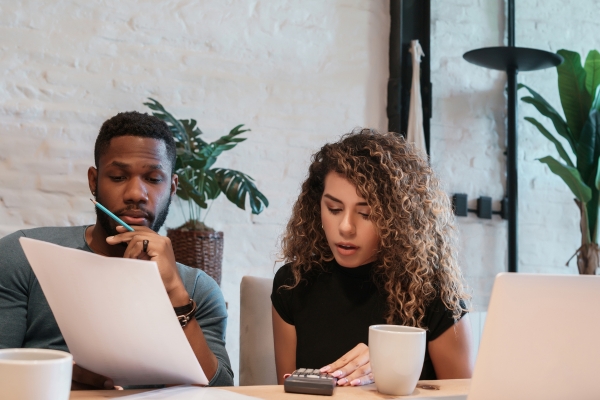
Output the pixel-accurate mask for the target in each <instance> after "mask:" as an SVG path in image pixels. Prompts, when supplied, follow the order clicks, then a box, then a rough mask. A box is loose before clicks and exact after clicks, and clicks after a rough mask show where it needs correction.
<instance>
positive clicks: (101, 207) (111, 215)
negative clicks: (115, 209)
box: [90, 199, 135, 232]
mask: <svg viewBox="0 0 600 400" xmlns="http://www.w3.org/2000/svg"><path fill="white" fill-rule="evenodd" d="M90 200H92V203H94V205H95V206H96V207H98V208H99V209H100V210H102V211H104V212H105V213H106V215H108V216H109V217H111V218H112V219H114V220H115V221H116V222H117V224H119V225H122V226H123V227H124V228H125V229H127V230H128V231H129V232H133V231H134V230H135V229H133V228H132V227H130V226H129V225H127V224H126V223H125V222H123V221H122V220H121V218H119V217H117V216H116V215H115V214H113V213H111V212H110V211H108V209H107V208H106V207H104V206H103V205H102V204H100V203H98V202H97V201H96V200H93V199H90Z"/></svg>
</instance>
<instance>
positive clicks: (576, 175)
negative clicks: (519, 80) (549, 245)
mask: <svg viewBox="0 0 600 400" xmlns="http://www.w3.org/2000/svg"><path fill="white" fill-rule="evenodd" d="M557 53H558V54H559V55H561V56H562V57H563V58H564V62H563V63H562V64H561V65H559V66H558V67H556V68H557V72H558V92H559V95H560V102H561V105H562V109H563V112H564V116H565V118H563V117H562V116H561V115H560V114H559V113H558V112H557V111H556V110H555V109H554V108H553V107H552V106H551V105H550V104H549V103H548V102H547V101H546V100H544V98H543V97H542V96H540V95H539V94H538V93H537V92H535V91H534V90H533V89H531V88H530V87H528V86H525V85H519V86H520V87H522V88H525V89H526V90H527V91H529V93H530V96H526V97H523V98H521V100H522V101H524V102H525V103H529V104H532V105H533V106H534V107H535V108H536V109H537V110H538V111H539V112H540V114H542V115H543V116H545V117H547V118H548V119H550V121H551V122H552V124H553V126H554V130H555V131H556V134H558V135H559V136H561V137H562V138H563V139H564V140H565V141H566V143H567V145H568V148H569V149H570V150H571V153H572V155H573V156H574V157H575V160H574V161H573V160H572V158H571V156H570V155H569V152H568V151H567V150H566V149H565V148H564V147H563V145H562V143H561V142H560V141H559V140H558V139H557V137H556V136H555V135H554V134H553V133H551V132H550V131H549V130H548V129H546V128H545V127H544V125H542V124H541V123H540V122H538V121H537V120H536V119H535V118H532V117H526V118H525V120H527V121H528V122H530V123H531V124H533V125H534V126H535V127H536V128H537V129H538V130H539V131H540V133H541V134H542V135H544V137H546V138H547V139H548V140H550V141H551V142H552V143H553V144H554V145H555V146H556V150H557V151H558V154H559V156H560V158H561V159H562V162H561V161H558V160H557V159H555V158H554V157H552V156H546V157H543V158H540V159H539V161H540V162H542V163H544V164H546V165H547V166H548V168H550V171H552V172H553V173H554V174H556V175H558V176H559V177H561V178H562V180H563V181H564V182H565V183H566V184H567V186H568V187H569V189H571V191H572V192H573V194H574V195H575V203H577V206H578V207H579V210H580V213H581V246H580V247H579V248H578V249H577V251H576V252H575V254H574V255H573V256H575V255H576V256H577V267H578V269H579V273H580V274H595V273H596V269H597V268H598V266H599V261H600V256H599V253H600V249H599V248H598V239H599V237H598V225H599V221H598V217H599V216H600V214H599V213H598V208H599V206H600V203H599V201H600V169H599V168H598V164H599V162H598V161H599V158H600V53H598V51H596V50H592V51H590V52H589V53H588V55H587V58H586V60H585V64H584V65H583V66H582V64H581V58H580V56H579V54H577V53H575V52H573V51H569V50H559V51H558V52H557ZM565 119H566V120H565ZM569 261H570V260H569ZM567 264H568V262H567Z"/></svg>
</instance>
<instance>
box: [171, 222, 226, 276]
mask: <svg viewBox="0 0 600 400" xmlns="http://www.w3.org/2000/svg"><path fill="white" fill-rule="evenodd" d="M167 237H168V238H169V239H171V244H172V245H173V252H174V253H175V260H176V261H177V262H180V263H181V264H185V265H187V266H188V267H193V268H198V269H201V270H203V271H204V272H206V274H207V275H208V276H210V277H211V278H213V279H214V280H215V281H217V284H219V286H221V265H222V263H223V232H205V231H182V230H179V229H168V230H167Z"/></svg>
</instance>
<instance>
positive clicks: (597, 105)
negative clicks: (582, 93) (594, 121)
mask: <svg viewBox="0 0 600 400" xmlns="http://www.w3.org/2000/svg"><path fill="white" fill-rule="evenodd" d="M592 110H598V111H600V85H599V86H598V87H597V88H596V94H595V95H594V100H593V101H592Z"/></svg>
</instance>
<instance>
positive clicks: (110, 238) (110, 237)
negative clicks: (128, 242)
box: [106, 236, 114, 240]
mask: <svg viewBox="0 0 600 400" xmlns="http://www.w3.org/2000/svg"><path fill="white" fill-rule="evenodd" d="M113 238H114V236H109V237H107V238H106V240H113Z"/></svg>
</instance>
